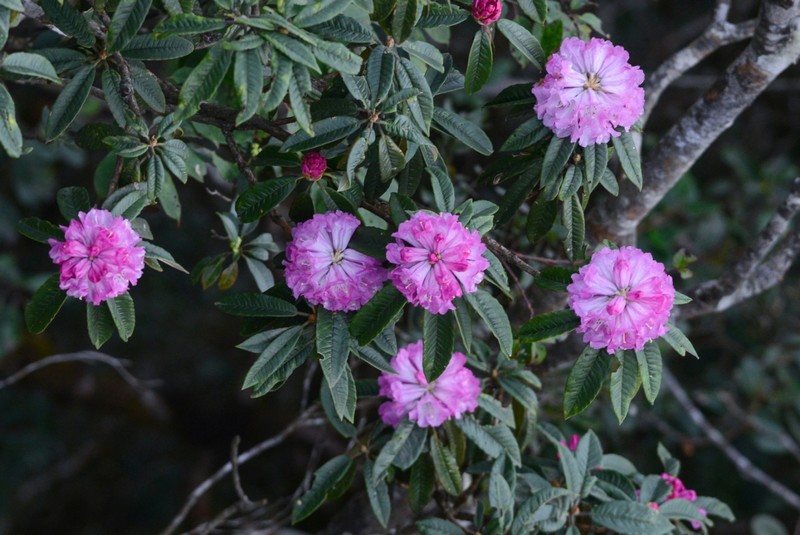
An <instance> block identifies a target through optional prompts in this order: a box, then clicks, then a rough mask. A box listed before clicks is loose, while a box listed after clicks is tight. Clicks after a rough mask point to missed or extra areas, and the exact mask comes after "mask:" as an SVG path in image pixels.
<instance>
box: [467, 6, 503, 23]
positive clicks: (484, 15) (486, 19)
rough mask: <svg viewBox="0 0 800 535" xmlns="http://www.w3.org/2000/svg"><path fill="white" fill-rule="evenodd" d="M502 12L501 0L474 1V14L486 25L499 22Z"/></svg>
mask: <svg viewBox="0 0 800 535" xmlns="http://www.w3.org/2000/svg"><path fill="white" fill-rule="evenodd" d="M502 12H503V2H502V1H501V0H475V1H474V2H472V16H473V18H474V19H475V20H476V21H478V22H480V23H481V24H483V25H484V26H485V25H487V24H491V23H493V22H497V19H499V18H500V14H501V13H502Z"/></svg>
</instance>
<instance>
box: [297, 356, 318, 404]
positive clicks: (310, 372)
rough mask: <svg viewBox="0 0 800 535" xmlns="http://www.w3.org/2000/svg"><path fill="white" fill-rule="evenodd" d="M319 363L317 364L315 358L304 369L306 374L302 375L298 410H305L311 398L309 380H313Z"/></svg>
mask: <svg viewBox="0 0 800 535" xmlns="http://www.w3.org/2000/svg"><path fill="white" fill-rule="evenodd" d="M318 367H319V364H317V361H316V360H312V361H311V362H309V364H308V368H307V369H306V375H305V377H303V395H302V396H300V410H301V411H302V410H305V408H306V407H308V401H309V400H310V399H311V381H313V380H314V374H315V373H317V368H318Z"/></svg>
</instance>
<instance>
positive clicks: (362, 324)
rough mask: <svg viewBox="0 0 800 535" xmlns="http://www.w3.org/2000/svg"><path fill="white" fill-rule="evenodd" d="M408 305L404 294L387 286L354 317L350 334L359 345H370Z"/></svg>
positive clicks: (389, 285)
mask: <svg viewBox="0 0 800 535" xmlns="http://www.w3.org/2000/svg"><path fill="white" fill-rule="evenodd" d="M406 303H407V301H406V298H405V297H404V296H403V294H401V293H400V292H399V291H398V290H397V288H395V287H394V285H393V284H387V285H386V286H384V287H383V288H382V289H381V290H380V291H379V292H378V293H377V294H375V297H373V298H372V299H370V300H369V301H368V302H367V303H366V304H365V305H364V306H363V307H361V308H360V309H359V311H358V312H357V313H356V315H355V316H353V319H352V320H351V321H350V334H352V335H353V337H354V338H355V339H356V340H358V343H359V345H362V346H365V345H367V344H369V343H370V342H371V341H372V340H374V339H375V337H377V336H378V335H379V334H380V333H381V332H382V331H383V329H385V328H386V326H387V325H389V323H391V322H392V320H394V319H395V317H397V315H398V314H400V311H401V310H403V307H404V306H405V304H406Z"/></svg>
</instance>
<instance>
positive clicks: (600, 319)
mask: <svg viewBox="0 0 800 535" xmlns="http://www.w3.org/2000/svg"><path fill="white" fill-rule="evenodd" d="M567 292H569V306H570V307H571V308H572V310H573V311H574V312H575V314H577V315H578V317H580V319H581V325H580V327H578V329H577V330H578V332H580V333H583V341H584V342H587V343H588V344H589V345H590V346H592V347H593V348H595V349H600V348H603V347H605V348H606V349H607V350H608V352H609V353H614V352H615V351H616V350H617V349H642V348H644V345H645V344H646V343H647V342H649V341H650V340H653V339H654V338H658V337H659V336H662V335H663V334H664V333H666V332H667V328H666V326H665V324H666V323H667V320H668V319H669V313H670V311H671V310H672V303H673V301H674V299H675V289H674V288H673V287H672V278H671V277H670V276H669V275H667V274H666V272H665V271H664V265H663V264H661V263H659V262H656V261H655V260H653V257H652V256H650V253H645V252H642V251H640V250H639V249H636V248H635V247H621V248H620V249H618V250H614V249H610V248H608V247H606V248H605V249H601V250H600V251H598V252H596V253H595V254H594V255H593V256H592V259H591V261H590V262H589V263H588V264H587V265H585V266H583V267H582V268H581V269H580V271H578V273H576V274H574V275H572V284H570V285H569V286H567Z"/></svg>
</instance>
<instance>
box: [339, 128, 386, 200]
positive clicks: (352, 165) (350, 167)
mask: <svg viewBox="0 0 800 535" xmlns="http://www.w3.org/2000/svg"><path fill="white" fill-rule="evenodd" d="M368 149H369V142H368V141H367V138H365V137H364V136H360V137H359V138H357V139H356V140H355V141H354V142H353V145H352V146H351V147H350V152H349V153H348V154H347V164H346V166H345V173H346V174H347V179H348V180H350V182H351V183H352V182H354V181H355V179H356V170H357V169H358V166H360V165H361V164H362V162H363V161H364V160H365V159H366V157H367V150H368ZM367 180H378V177H377V176H370V177H368V179H367ZM367 191H368V192H369V190H367Z"/></svg>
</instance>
